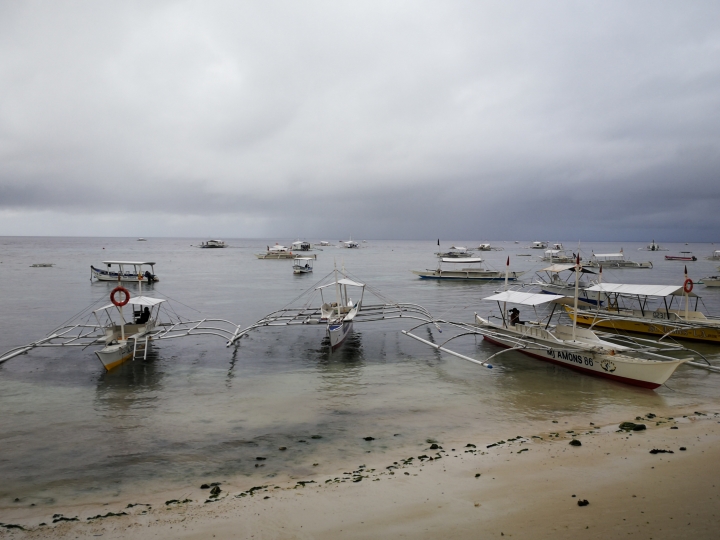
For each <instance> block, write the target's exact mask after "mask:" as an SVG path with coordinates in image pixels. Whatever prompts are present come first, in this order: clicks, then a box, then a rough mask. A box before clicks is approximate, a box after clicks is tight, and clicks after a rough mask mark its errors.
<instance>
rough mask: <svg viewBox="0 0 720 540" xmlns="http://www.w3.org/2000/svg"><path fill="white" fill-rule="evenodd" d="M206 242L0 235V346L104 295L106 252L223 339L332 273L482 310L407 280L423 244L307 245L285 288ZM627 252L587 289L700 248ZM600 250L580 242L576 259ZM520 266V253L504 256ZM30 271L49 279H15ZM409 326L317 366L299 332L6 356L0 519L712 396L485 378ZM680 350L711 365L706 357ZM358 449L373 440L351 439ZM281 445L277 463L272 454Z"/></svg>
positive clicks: (501, 369) (451, 314)
mask: <svg viewBox="0 0 720 540" xmlns="http://www.w3.org/2000/svg"><path fill="white" fill-rule="evenodd" d="M226 242H227V243H228V244H230V245H231V246H232V247H230V248H227V249H223V250H201V249H197V248H195V247H191V244H197V243H199V240H193V239H153V238H151V239H148V241H147V242H137V241H136V240H135V239H127V238H112V239H101V238H88V239H81V238H7V237H6V238H2V239H0V249H1V251H0V259H1V261H2V262H0V270H1V271H2V277H3V279H2V280H1V281H0V298H2V308H1V309H0V322H2V328H3V333H2V338H1V340H2V341H1V342H0V349H2V350H3V351H4V350H6V349H9V348H11V347H14V346H17V345H22V344H25V343H28V342H30V341H33V340H35V339H38V338H40V337H42V336H44V335H45V334H46V333H47V332H49V331H51V330H52V329H54V328H55V327H57V326H59V325H60V324H61V323H62V322H63V321H65V320H67V319H68V318H70V317H71V316H72V315H73V314H75V313H78V312H80V311H81V310H83V309H84V308H85V307H87V306H88V305H89V304H91V303H93V302H100V301H103V300H104V299H106V298H107V295H108V293H109V291H110V290H111V288H112V287H113V286H114V284H108V283H97V282H92V283H91V282H90V280H89V271H90V269H89V266H90V264H95V265H97V264H99V263H100V262H101V261H103V260H107V259H129V260H142V259H145V260H153V261H156V262H157V266H156V271H157V274H158V275H159V276H160V278H161V281H160V282H159V283H157V284H155V285H154V286H152V287H151V289H153V290H154V292H155V293H157V294H159V295H164V296H166V297H169V298H171V299H176V300H177V301H179V302H181V303H182V304H175V307H176V309H177V310H178V311H179V312H181V313H182V314H183V315H185V316H187V317H190V318H197V317H199V316H205V317H219V318H226V319H229V320H232V321H235V322H237V323H239V324H242V325H243V326H245V325H248V324H250V323H252V322H254V321H255V320H257V319H259V318H260V317H262V316H263V315H265V314H267V313H269V312H271V311H274V310H275V309H278V308H280V307H282V306H284V305H285V304H287V303H288V302H289V301H290V300H292V299H293V298H295V297H297V296H298V295H299V294H300V293H301V292H302V291H304V290H305V289H307V288H308V287H310V286H311V285H313V284H314V283H315V282H316V281H317V280H318V279H320V278H321V277H322V276H324V275H325V274H327V273H328V272H330V271H331V270H332V267H333V261H336V262H337V264H338V265H340V264H344V265H345V266H346V268H347V269H348V270H349V271H350V272H351V273H352V274H353V275H354V276H356V277H357V278H358V279H360V280H362V281H364V282H366V283H368V284H370V285H372V286H373V287H375V288H377V289H380V290H381V291H382V292H383V293H384V294H385V295H387V296H389V297H391V298H393V299H395V300H397V301H402V302H413V303H417V304H421V305H423V306H425V307H426V308H428V309H429V310H430V311H431V312H432V313H433V314H434V315H435V316H438V317H442V318H445V319H451V320H458V321H471V320H472V317H473V313H474V312H475V311H477V312H479V313H481V314H487V313H488V312H489V311H490V310H491V309H492V308H493V307H494V306H493V305H485V304H483V303H481V302H480V298H482V297H483V296H487V295H489V294H492V292H494V291H495V290H498V289H499V288H501V287H502V284H501V283H491V284H480V283H452V282H435V281H425V280H420V279H418V278H417V277H415V276H414V275H412V274H411V273H410V272H409V270H410V269H423V268H431V267H434V265H435V259H434V255H433V252H434V251H436V248H437V246H436V245H435V242H407V241H397V242H393V241H383V242H376V241H371V242H369V243H367V244H363V245H362V249H359V250H346V249H338V248H325V249H324V250H323V251H319V252H317V253H318V260H317V261H316V264H315V272H314V274H309V275H301V276H295V275H293V274H292V271H291V268H290V267H291V262H290V261H266V260H257V259H256V258H255V257H254V256H253V253H255V252H258V251H263V250H264V248H265V246H266V245H267V244H268V243H270V242H271V241H268V240H242V239H235V240H233V239H229V240H226ZM285 242H287V243H289V242H288V241H287V240H286V241H285ZM478 243H479V241H478V242H467V243H463V245H468V246H471V245H473V244H474V245H477V244H478ZM498 244H499V245H501V246H503V247H504V248H505V249H506V251H503V252H486V253H482V256H483V257H484V258H485V259H486V260H487V261H488V262H489V263H490V265H491V266H494V267H495V268H502V267H503V265H504V261H505V258H506V257H507V256H508V255H510V256H511V259H512V266H513V269H520V270H529V272H528V273H527V274H526V275H525V276H524V278H530V277H531V276H532V275H533V271H531V270H537V269H539V268H542V267H543V266H544V263H542V262H539V261H538V257H539V255H540V252H539V251H536V250H528V249H524V247H525V246H527V245H528V244H529V242H522V243H521V244H513V243H509V242H506V243H498ZM566 245H567V243H566ZM448 246H449V243H447V244H445V245H444V247H445V248H447V247H448ZM640 246H641V244H630V243H625V244H624V245H623V247H624V248H625V252H626V254H627V256H628V258H630V259H633V260H652V261H653V262H654V263H655V268H654V269H652V270H623V271H616V272H607V271H606V272H604V280H605V281H608V282H635V283H682V279H683V275H682V273H683V263H676V262H666V261H664V260H663V258H664V255H665V254H666V253H676V252H679V251H690V250H692V251H694V252H695V254H696V255H697V256H698V257H702V256H705V255H706V254H709V253H710V252H711V251H712V249H714V247H713V246H709V245H707V244H698V245H691V246H684V245H669V246H668V247H670V248H671V251H670V252H657V253H650V252H644V251H636V250H637V248H638V247H640ZM619 247H620V246H619V245H616V244H600V243H597V244H585V245H583V252H585V253H589V252H590V250H591V249H592V250H594V251H595V252H597V253H603V252H612V251H617V250H618V249H619ZM528 253H530V254H531V255H532V256H531V257H518V256H517V255H518V254H528ZM46 262H48V263H55V265H56V266H55V267H53V268H30V265H31V264H33V263H46ZM716 266H717V263H713V262H710V261H705V260H700V261H697V262H695V263H689V264H688V269H689V272H690V276H691V277H693V278H695V279H697V278H700V277H702V276H704V275H708V274H711V273H717V272H716V271H715V270H716ZM714 271H715V272H714ZM130 289H131V291H134V288H133V286H130ZM696 291H697V292H698V293H699V294H701V295H703V299H704V302H705V304H706V306H707V308H708V311H709V312H710V313H712V314H720V291H714V290H710V289H705V288H703V287H698V289H696ZM371 301H372V299H371V298H366V303H368V302H371ZM190 306H192V308H194V309H195V310H198V311H199V313H198V312H196V311H193V309H191V308H190ZM411 326H413V323H412V322H411V321H389V322H374V323H367V324H366V325H360V324H358V325H356V328H355V332H354V333H353V334H352V335H351V336H350V338H349V339H348V341H347V342H346V343H345V344H344V345H343V347H341V348H340V349H339V350H338V351H336V352H335V353H331V352H330V350H329V347H328V345H327V342H326V340H325V337H324V329H323V328H321V327H309V326H308V327H302V328H299V327H293V328H265V329H261V330H258V331H256V332H255V333H253V334H251V335H250V336H249V337H247V338H245V339H243V340H241V342H240V344H239V345H238V346H237V347H236V348H225V346H224V342H223V341H222V340H221V339H219V338H213V337H189V338H182V339H179V340H170V341H162V342H157V343H156V344H155V345H154V346H153V348H152V349H151V352H150V354H149V356H148V359H147V360H146V361H140V360H137V361H134V362H128V363H126V364H124V365H122V366H120V367H119V368H117V369H115V370H113V371H112V372H109V373H106V372H104V370H103V368H102V366H101V365H100V363H99V362H98V360H97V359H96V357H95V355H94V354H93V352H92V350H91V349H87V350H78V349H59V348H48V349H41V350H38V349H36V350H34V351H32V352H30V353H29V354H27V355H23V356H20V357H16V358H14V359H12V360H10V361H9V362H7V363H5V364H2V365H0V410H1V411H2V413H1V414H0V447H1V448H2V451H1V452H0V477H2V478H3V480H4V481H3V483H2V485H1V486H0V506H10V505H17V504H21V505H26V504H31V503H35V504H38V505H43V504H47V505H55V504H70V503H72V502H74V501H82V500H87V499H88V498H92V499H93V500H97V499H102V500H113V499H114V498H118V499H120V500H126V498H127V497H130V496H131V495H133V494H137V493H142V492H143V491H152V490H159V489H161V488H162V489H167V488H168V486H169V487H170V488H173V487H177V488H178V489H182V488H183V487H184V486H187V485H193V486H195V485H196V484H199V483H202V482H204V481H212V480H218V479H227V478H232V477H237V476H248V477H249V478H250V479H252V481H253V482H255V481H256V480H257V483H258V484H259V483H262V482H263V481H264V480H266V479H267V478H268V477H270V478H272V477H274V475H278V477H284V476H288V475H291V476H295V477H300V476H303V475H309V474H311V473H313V472H321V473H324V472H328V474H332V473H333V472H334V471H336V470H337V469H338V467H340V468H342V467H345V466H347V467H354V466H357V465H358V464H359V463H364V462H365V461H366V460H380V461H383V460H387V461H389V462H392V461H394V460H396V459H398V458H399V457H403V456H404V452H407V451H409V450H411V449H413V451H414V449H416V448H418V447H419V446H420V445H423V444H425V443H424V441H425V440H426V439H428V438H435V439H439V440H443V439H445V440H448V439H452V440H462V438H463V436H464V435H465V434H468V435H472V436H473V437H487V438H488V440H490V441H492V440H496V439H497V438H502V437H508V436H516V435H530V433H525V430H527V429H529V426H530V423H531V422H533V421H536V420H541V419H548V418H562V417H568V416H576V415H585V416H587V417H588V418H589V419H590V420H589V421H593V420H596V421H602V419H612V420H613V421H614V420H615V419H616V417H617V416H618V415H623V414H626V415H629V414H632V415H633V416H634V415H635V414H644V413H646V412H650V411H653V410H658V409H661V408H667V407H684V406H692V405H693V404H696V403H707V402H709V401H713V400H715V399H717V397H718V392H717V388H718V382H720V375H718V374H713V373H708V372H706V371H703V370H698V369H695V368H691V367H681V368H680V369H679V370H678V371H677V372H676V374H675V375H674V376H673V377H672V378H671V379H670V380H669V381H668V385H667V386H665V387H661V388H660V389H658V390H656V391H648V390H643V389H638V388H634V387H630V386H625V385H622V384H618V383H613V382H609V381H605V380H600V379H594V378H591V377H588V376H585V375H580V374H577V373H574V372H571V371H568V370H566V369H563V368H559V367H555V366H552V365H547V364H544V363H542V362H538V361H537V360H533V359H530V358H528V357H525V356H523V355H521V354H518V353H508V354H504V355H502V356H501V357H498V358H497V359H495V360H494V361H493V363H494V364H495V366H496V367H495V368H494V369H492V370H488V369H485V368H481V367H479V366H477V365H474V364H470V363H467V362H464V361H462V360H460V359H456V358H453V357H449V356H446V355H441V354H438V353H437V352H435V351H433V350H431V349H430V348H428V347H426V346H424V345H422V344H420V343H417V342H415V341H413V340H411V339H409V338H407V337H405V336H403V335H402V334H401V333H400V330H401V329H409V328H410V327H411ZM418 332H419V333H420V334H424V335H427V336H430V338H431V339H434V340H435V341H436V342H440V341H441V340H443V339H444V335H440V334H438V332H437V331H436V330H435V329H432V330H426V329H421V330H418ZM452 347H453V348H454V349H455V350H457V351H459V352H462V353H465V354H468V355H471V356H473V357H475V358H477V359H486V358H488V357H489V356H490V355H492V354H494V353H496V352H498V349H497V348H495V347H493V346H492V345H488V344H485V343H483V342H482V340H479V339H475V338H472V337H469V338H465V339H464V340H457V341H454V342H453V345H452ZM698 348H699V349H701V350H702V351H703V352H704V353H706V354H708V355H710V356H711V357H712V358H715V359H720V347H714V346H709V345H705V346H699V347H698ZM365 436H372V437H374V438H375V440H373V441H364V440H363V437H365ZM313 437H314V438H313ZM281 446H285V447H287V450H286V451H282V452H281V451H279V450H278V448H279V447H281ZM368 452H369V453H368ZM257 457H266V458H267V459H266V460H265V461H262V462H259V461H257V460H256V458H257ZM314 463H319V465H318V466H317V467H313V464H314ZM256 465H262V467H256ZM16 497H18V498H20V499H21V501H20V502H19V503H14V502H13V500H14V499H15V498H16Z"/></svg>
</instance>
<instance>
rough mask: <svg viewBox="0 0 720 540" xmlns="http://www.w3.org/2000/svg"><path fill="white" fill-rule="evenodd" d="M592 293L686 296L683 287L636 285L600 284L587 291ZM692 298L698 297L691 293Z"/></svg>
mask: <svg viewBox="0 0 720 540" xmlns="http://www.w3.org/2000/svg"><path fill="white" fill-rule="evenodd" d="M585 290H586V291H592V292H605V293H616V294H627V295H632V296H660V297H665V296H682V295H684V294H685V292H684V291H683V288H682V285H681V286H679V287H678V286H677V285H634V284H622V283H600V284H599V285H593V286H592V287H588V288H587V289H585ZM690 296H697V295H696V294H695V293H690Z"/></svg>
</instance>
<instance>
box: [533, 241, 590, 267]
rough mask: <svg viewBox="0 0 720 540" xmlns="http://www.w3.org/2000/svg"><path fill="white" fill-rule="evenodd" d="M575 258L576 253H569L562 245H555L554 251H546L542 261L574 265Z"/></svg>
mask: <svg viewBox="0 0 720 540" xmlns="http://www.w3.org/2000/svg"><path fill="white" fill-rule="evenodd" d="M575 258H576V255H575V253H572V252H571V253H568V251H567V250H566V249H565V248H564V247H563V245H562V244H553V247H552V249H548V250H547V251H545V254H544V255H543V257H542V260H543V261H547V262H551V263H574V262H575ZM580 260H582V259H580Z"/></svg>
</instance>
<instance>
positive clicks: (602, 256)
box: [585, 248, 653, 269]
mask: <svg viewBox="0 0 720 540" xmlns="http://www.w3.org/2000/svg"><path fill="white" fill-rule="evenodd" d="M585 266H590V267H593V268H598V267H599V266H602V267H603V268H615V269H621V268H652V267H653V264H652V263H651V262H650V261H648V262H635V261H628V260H627V259H626V258H625V253H623V250H622V248H621V249H620V253H593V254H592V257H591V258H590V261H589V262H587V263H585Z"/></svg>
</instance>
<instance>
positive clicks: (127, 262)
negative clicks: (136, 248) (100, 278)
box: [103, 261, 155, 265]
mask: <svg viewBox="0 0 720 540" xmlns="http://www.w3.org/2000/svg"><path fill="white" fill-rule="evenodd" d="M103 264H107V265H111V264H150V265H153V264H155V263H154V262H139V261H103Z"/></svg>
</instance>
